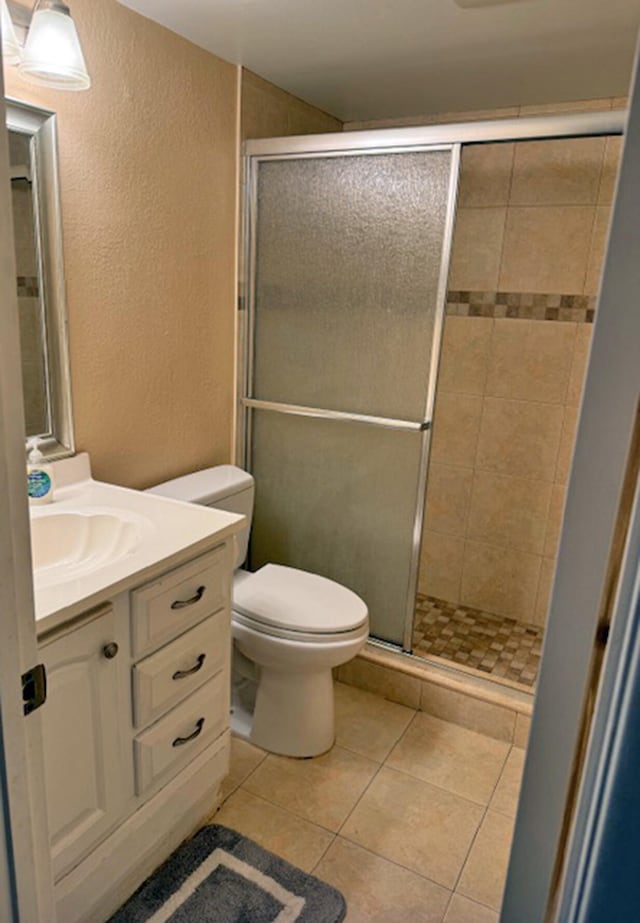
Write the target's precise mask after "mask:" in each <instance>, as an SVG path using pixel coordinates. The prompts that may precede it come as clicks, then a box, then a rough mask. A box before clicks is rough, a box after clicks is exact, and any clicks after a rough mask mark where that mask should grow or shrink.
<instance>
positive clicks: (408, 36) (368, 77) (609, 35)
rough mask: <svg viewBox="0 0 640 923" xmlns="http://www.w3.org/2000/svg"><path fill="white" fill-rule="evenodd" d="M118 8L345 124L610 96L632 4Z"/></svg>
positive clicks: (473, 1) (622, 76)
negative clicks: (164, 28)
mask: <svg viewBox="0 0 640 923" xmlns="http://www.w3.org/2000/svg"><path fill="white" fill-rule="evenodd" d="M120 2H121V3H123V4H124V5H125V6H128V7H130V8H131V9H132V10H136V11H137V12H139V13H141V14H143V15H144V16H147V17H149V18H150V19H154V20H156V22H159V23H162V24H163V25H165V26H167V27H168V28H169V29H172V30H173V31H174V32H177V33H179V34H180V35H183V36H185V38H188V39H190V40H191V41H192V42H195V43H196V44H197V45H201V46H202V47H203V48H207V49H208V50H209V51H212V52H214V53H215V54H217V55H219V56H220V57H222V58H225V59H226V60H227V61H232V62H234V63H240V64H243V65H244V66H245V67H248V68H249V69H250V70H252V71H255V72H256V73H258V74H260V75H261V76H263V77H266V78H267V79H268V80H271V81H273V83H275V84H277V85H278V86H281V87H284V89H286V90H289V91H290V92H291V93H294V94H295V95H297V96H300V97H302V98H303V99H306V100H308V101H309V102H312V103H314V104H315V105H317V106H319V107H320V108H322V109H325V110H326V111H327V112H331V113H332V114H333V115H336V116H338V117H339V118H341V119H343V120H345V121H347V120H354V119H374V118H390V117H399V116H406V115H417V114H420V113H432V112H445V111H456V110H458V111H459V110H465V109H488V108H494V107H499V106H510V105H517V104H526V103H540V102H561V101H564V100H572V99H586V98H590V97H598V96H620V95H623V94H625V92H626V90H627V87H628V84H629V79H630V74H631V66H632V62H633V53H634V47H635V41H636V34H637V30H638V26H639V25H640V0H511V2H505V0H484V2H485V3H490V5H489V6H482V7H481V6H479V5H478V3H479V2H480V0H459V3H460V5H458V4H457V3H456V2H455V0H120ZM465 7H466V8H465Z"/></svg>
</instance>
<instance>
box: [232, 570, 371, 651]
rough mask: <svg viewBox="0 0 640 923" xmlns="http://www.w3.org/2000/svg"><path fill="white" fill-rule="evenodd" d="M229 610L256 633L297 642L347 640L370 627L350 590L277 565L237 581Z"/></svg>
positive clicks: (363, 608)
mask: <svg viewBox="0 0 640 923" xmlns="http://www.w3.org/2000/svg"><path fill="white" fill-rule="evenodd" d="M232 608H233V610H234V615H235V617H236V618H237V620H238V621H239V622H241V623H242V624H245V625H246V626H247V627H250V628H253V629H254V630H255V631H263V632H264V633H265V634H270V635H273V636H275V637H282V638H292V639H295V640H298V641H302V640H306V639H308V640H312V641H330V640H332V639H334V638H335V639H336V640H346V639H347V638H348V637H350V636H354V635H357V634H359V633H360V629H362V628H363V627H365V626H366V625H367V621H368V610H367V607H366V605H365V603H364V602H363V601H362V600H361V599H360V597H359V596H357V595H356V594H355V593H353V592H352V591H351V590H348V589H347V588H346V587H344V586H341V585H340V584H339V583H335V582H334V581H333V580H328V579H327V578H326V577H320V576H319V575H318V574H310V573H308V572H307V571H303V570H298V569H296V568H293V567H284V566H282V565H280V564H265V566H264V567H261V568H260V570H258V571H256V572H255V573H253V574H249V575H246V574H243V575H242V579H241V580H236V581H235V583H234V590H233V604H232Z"/></svg>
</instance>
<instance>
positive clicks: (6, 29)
mask: <svg viewBox="0 0 640 923" xmlns="http://www.w3.org/2000/svg"><path fill="white" fill-rule="evenodd" d="M0 9H1V10H2V58H3V60H4V63H5V64H19V63H20V55H21V51H22V49H21V48H20V45H19V44H18V39H17V38H16V30H15V29H14V28H13V22H12V20H11V16H10V14H9V7H8V6H7V0H0Z"/></svg>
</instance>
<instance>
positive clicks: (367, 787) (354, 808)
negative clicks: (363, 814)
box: [336, 709, 419, 858]
mask: <svg viewBox="0 0 640 923" xmlns="http://www.w3.org/2000/svg"><path fill="white" fill-rule="evenodd" d="M418 711H419V710H418V709H416V710H415V714H414V715H413V717H412V718H411V721H410V722H409V724H408V725H407V727H406V728H405V729H404V731H403V732H402V734H401V735H400V737H399V738H398V740H397V741H396V743H395V744H394V745H393V747H392V748H391V750H390V751H389V754H388V755H387V756H386V757H385V759H384V760H383V761H382V762H381V763H380V764H379V765H378V769H377V770H376V772H375V773H374V775H373V776H372V777H371V779H369V782H368V783H367V785H366V786H365V788H364V789H363V790H362V792H361V793H360V796H359V798H358V799H357V801H356V802H355V804H354V805H353V807H352V808H351V810H350V811H349V813H348V814H347V816H346V817H345V819H344V821H343V822H342V824H341V825H340V827H339V828H338V831H337V834H336V835H337V836H340V834H341V833H342V831H343V830H344V827H345V825H346V824H347V822H348V821H349V819H350V817H351V816H352V814H353V812H354V811H355V810H356V808H357V807H358V805H359V804H360V802H361V801H362V799H363V798H364V796H365V794H366V793H367V792H368V791H369V789H370V788H371V785H372V784H373V782H374V781H375V779H377V778H378V776H379V775H380V771H381V770H382V769H383V768H384V767H385V766H386V763H387V760H388V758H389V756H390V755H391V753H392V752H393V750H394V749H395V747H396V746H397V745H398V744H399V743H400V741H401V740H402V738H403V737H404V735H405V734H406V733H407V731H408V730H409V728H410V727H411V725H412V724H413V722H414V721H415V719H416V716H417V714H418ZM344 839H347V837H344ZM349 842H351V841H349ZM374 855H377V853H374ZM381 858H384V857H383V856H382V857H381Z"/></svg>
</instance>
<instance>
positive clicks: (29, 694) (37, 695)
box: [22, 663, 47, 715]
mask: <svg viewBox="0 0 640 923" xmlns="http://www.w3.org/2000/svg"><path fill="white" fill-rule="evenodd" d="M22 701H23V706H22V710H23V711H24V713H25V715H30V714H31V712H32V711H35V710H36V708H40V706H41V705H44V703H45V702H46V701H47V671H46V670H45V668H44V664H43V663H39V664H37V665H36V666H35V667H32V668H31V669H30V670H27V672H26V673H23V675H22Z"/></svg>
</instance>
